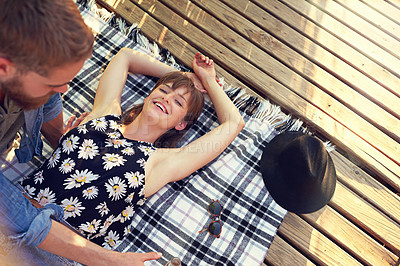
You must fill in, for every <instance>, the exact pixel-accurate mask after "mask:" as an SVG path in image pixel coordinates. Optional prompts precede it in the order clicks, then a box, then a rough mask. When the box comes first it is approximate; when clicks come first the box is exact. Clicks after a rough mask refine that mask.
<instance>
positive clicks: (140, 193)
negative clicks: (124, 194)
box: [139, 187, 145, 196]
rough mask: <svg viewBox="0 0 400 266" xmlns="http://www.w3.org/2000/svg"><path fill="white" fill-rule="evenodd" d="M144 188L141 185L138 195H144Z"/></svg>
mask: <svg viewBox="0 0 400 266" xmlns="http://www.w3.org/2000/svg"><path fill="white" fill-rule="evenodd" d="M144 193H145V190H144V187H142V189H141V190H140V192H139V196H144Z"/></svg>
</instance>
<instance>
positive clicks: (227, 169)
mask: <svg viewBox="0 0 400 266" xmlns="http://www.w3.org/2000/svg"><path fill="white" fill-rule="evenodd" d="M82 16H83V17H84V19H85V21H86V23H87V24H88V25H89V26H90V27H92V29H93V30H94V32H95V34H96V43H95V46H94V52H93V56H92V58H90V59H88V60H87V61H86V63H85V65H84V67H83V69H82V70H81V71H80V73H79V74H78V75H77V76H76V78H74V79H73V81H72V83H71V88H70V90H69V91H68V92H67V93H65V94H64V95H63V100H64V119H65V120H66V119H67V118H69V117H70V116H71V115H72V114H74V113H77V114H80V113H82V112H85V111H86V112H88V111H90V110H91V108H92V104H93V101H94V96H95V93H96V87H97V84H98V82H99V79H100V76H101V74H102V72H103V71H104V69H105V67H106V66H107V64H108V62H109V60H110V59H111V58H112V57H113V56H114V55H115V54H116V53H117V52H118V51H119V49H121V48H122V47H129V48H133V49H138V50H140V51H142V52H146V53H149V51H147V50H146V49H144V48H143V47H142V46H140V45H139V44H137V43H135V42H134V41H133V40H134V39H135V38H127V37H126V36H125V35H123V34H121V33H120V32H119V31H117V30H116V29H115V28H114V27H111V26H109V25H108V24H107V23H106V22H104V21H103V20H101V19H100V18H98V17H97V16H96V15H95V14H94V13H92V12H91V11H88V10H87V9H84V8H82ZM155 81H156V79H154V78H150V77H146V76H141V75H130V76H129V77H128V81H127V83H126V87H125V89H124V92H123V96H122V109H123V110H124V109H126V108H127V107H128V106H130V105H131V104H133V103H135V102H138V101H141V100H143V98H144V97H145V96H146V95H147V94H148V93H149V91H150V89H151V88H152V87H153V86H154V84H155ZM237 92H239V91H238V90H237V89H236V90H235V89H232V90H231V92H230V94H232V95H236V94H237ZM235 93H236V94H235ZM232 97H234V96H232ZM235 97H236V96H235ZM246 103H247V104H249V103H250V105H251V106H250V107H249V106H248V108H251V107H254V106H256V107H257V108H258V109H260V110H270V111H269V112H266V113H269V114H263V113H262V112H261V111H260V112H258V113H256V114H254V115H252V116H249V115H246V114H245V113H243V116H244V119H245V121H246V127H245V128H244V129H243V130H242V132H241V133H240V134H239V136H238V137H237V138H236V139H235V140H234V141H233V143H232V144H231V145H230V146H229V147H228V148H227V149H226V150H225V151H224V152H223V153H222V154H221V155H220V156H219V157H218V158H216V159H215V160H213V161H212V162H211V163H209V164H208V165H206V166H204V167H202V168H201V169H199V170H198V171H196V172H195V173H193V174H192V175H191V176H189V177H187V178H185V179H183V180H181V181H179V182H175V183H171V184H169V185H167V186H165V187H164V188H162V189H161V190H160V191H158V192H157V193H156V194H155V195H153V196H152V197H150V198H149V199H148V201H146V204H145V205H144V206H143V207H142V208H140V209H138V210H137V212H136V214H135V215H134V218H133V222H132V224H133V227H132V231H131V232H130V234H129V235H128V236H127V237H126V238H124V239H122V236H120V239H121V241H120V244H119V245H118V246H117V250H118V251H123V252H126V251H132V252H150V251H159V252H162V253H163V258H162V259H159V260H157V261H149V262H146V265H164V264H165V263H166V262H167V261H168V260H170V259H171V258H172V257H179V258H180V259H181V260H182V262H183V264H184V265H260V264H262V262H263V260H264V258H265V256H266V254H267V251H268V248H269V247H270V244H271V242H272V240H273V238H274V236H275V234H276V232H277V229H278V227H279V225H280V224H281V222H282V220H283V218H284V216H285V214H286V211H285V210H284V209H282V208H281V207H279V206H278V205H277V204H276V203H275V202H274V201H273V200H272V198H271V196H270V195H269V193H268V191H267V190H266V189H265V187H264V184H263V181H262V178H261V174H260V172H259V169H260V166H259V159H260V158H261V153H262V152H261V148H262V147H263V146H264V145H265V144H266V143H267V142H269V141H270V140H271V139H272V138H273V137H274V136H275V135H276V134H277V130H276V126H282V125H280V124H277V125H272V124H271V123H270V122H269V121H274V119H270V120H268V119H266V118H265V117H268V116H269V117H271V116H273V117H274V118H276V117H277V116H280V117H285V116H284V114H282V113H280V111H279V108H276V107H273V106H272V105H270V104H269V103H268V102H259V101H257V100H255V99H254V98H251V99H248V100H247V101H246ZM271 110H274V111H272V112H271ZM287 121H291V120H290V119H287ZM216 126H217V117H216V114H215V111H214V109H213V107H212V104H211V102H210V101H209V100H207V99H206V105H205V108H204V111H203V114H202V115H201V116H200V118H199V120H198V121H197V123H196V124H195V125H194V126H193V127H192V128H191V129H190V130H189V132H188V133H187V134H186V135H185V137H184V139H183V141H182V144H183V145H184V144H185V143H188V142H190V141H192V140H194V139H196V138H198V137H199V136H201V135H202V134H204V133H206V132H208V131H209V130H211V129H212V128H214V127H216ZM213 148H214V147H207V146H205V147H204V149H209V150H210V149H213ZM49 151H50V149H49V148H47V154H48V152H49ZM3 162H4V161H3ZM9 164H10V165H11V166H12V165H13V163H9ZM36 166H37V165H36ZM29 167H31V168H33V167H35V166H34V165H29V166H28V168H29ZM182 167H184V166H182ZM14 168H15V167H9V168H8V169H9V171H11V170H13V169H14ZM21 169H23V168H21ZM14 170H17V169H14ZM26 172H29V171H28V170H24V173H16V175H17V176H18V175H19V174H25V173H26ZM5 174H6V175H7V173H5ZM213 199H214V200H219V201H220V202H221V204H222V206H223V210H222V214H221V219H220V220H221V223H222V233H221V237H220V238H215V237H213V236H211V235H209V234H208V233H207V232H203V233H200V234H199V233H198V231H200V230H202V229H204V228H206V227H207V226H208V224H209V223H210V222H211V221H212V219H211V216H210V215H209V213H208V212H207V206H208V204H209V203H210V202H211V201H212V200H213Z"/></svg>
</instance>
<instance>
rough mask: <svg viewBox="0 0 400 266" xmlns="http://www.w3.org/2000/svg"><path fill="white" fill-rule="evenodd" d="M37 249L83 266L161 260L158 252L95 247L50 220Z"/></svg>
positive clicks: (129, 263)
mask: <svg viewBox="0 0 400 266" xmlns="http://www.w3.org/2000/svg"><path fill="white" fill-rule="evenodd" d="M38 247H39V248H41V249H43V250H46V251H48V252H50V253H53V254H56V255H59V256H62V257H65V258H68V259H71V260H74V261H77V262H79V263H82V264H85V265H113V264H115V265H144V262H145V261H148V260H156V259H159V258H161V256H162V254H161V253H158V252H149V253H132V252H127V253H120V252H116V251H111V250H108V249H105V248H102V247H100V246H98V245H96V244H95V243H93V242H90V241H89V240H87V239H85V238H83V237H81V236H80V235H78V234H76V233H75V232H73V231H72V230H70V229H69V228H67V227H66V226H64V225H63V224H61V223H58V222H56V221H54V220H52V225H51V229H50V231H49V233H48V235H47V236H46V238H45V239H44V240H43V241H42V243H40V245H39V246H38Z"/></svg>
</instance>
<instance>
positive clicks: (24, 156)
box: [15, 93, 62, 163]
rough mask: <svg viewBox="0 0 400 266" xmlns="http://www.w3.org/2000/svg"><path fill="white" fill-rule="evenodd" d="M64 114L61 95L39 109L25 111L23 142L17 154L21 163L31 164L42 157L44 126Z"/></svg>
mask: <svg viewBox="0 0 400 266" xmlns="http://www.w3.org/2000/svg"><path fill="white" fill-rule="evenodd" d="M61 112H62V99H61V95H60V94H59V93H57V94H54V95H53V96H51V97H50V99H49V100H48V101H47V103H46V104H45V105H42V106H40V107H39V108H38V109H35V110H29V111H24V116H25V125H24V128H23V133H22V136H21V142H20V146H19V149H18V150H15V154H16V156H17V158H18V161H19V162H20V163H26V162H29V161H30V160H31V159H32V158H33V156H34V155H39V156H41V155H42V149H43V142H42V138H41V134H40V129H41V128H42V124H43V123H45V122H48V121H51V120H53V119H54V118H56V117H57V116H58V115H59V114H60V113H61Z"/></svg>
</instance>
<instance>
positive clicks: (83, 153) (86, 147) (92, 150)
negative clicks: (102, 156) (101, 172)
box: [78, 139, 99, 160]
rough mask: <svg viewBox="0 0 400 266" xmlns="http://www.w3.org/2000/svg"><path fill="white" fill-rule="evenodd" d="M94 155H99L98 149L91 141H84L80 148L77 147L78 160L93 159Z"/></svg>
mask: <svg viewBox="0 0 400 266" xmlns="http://www.w3.org/2000/svg"><path fill="white" fill-rule="evenodd" d="M96 155H99V148H98V147H97V145H96V143H94V142H93V140H92V139H85V140H84V141H83V143H82V146H80V147H79V151H78V159H79V158H83V159H85V160H87V159H88V158H90V159H93V157H94V156H96Z"/></svg>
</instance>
